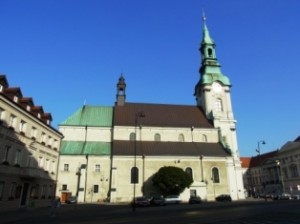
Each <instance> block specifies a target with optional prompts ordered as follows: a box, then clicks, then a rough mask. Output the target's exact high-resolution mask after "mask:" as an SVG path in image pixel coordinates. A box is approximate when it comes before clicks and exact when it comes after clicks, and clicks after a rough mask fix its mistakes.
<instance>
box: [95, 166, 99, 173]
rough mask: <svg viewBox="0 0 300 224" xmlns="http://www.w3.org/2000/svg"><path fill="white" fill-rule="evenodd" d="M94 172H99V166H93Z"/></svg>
mask: <svg viewBox="0 0 300 224" xmlns="http://www.w3.org/2000/svg"><path fill="white" fill-rule="evenodd" d="M95 172H100V164H96V165H95Z"/></svg>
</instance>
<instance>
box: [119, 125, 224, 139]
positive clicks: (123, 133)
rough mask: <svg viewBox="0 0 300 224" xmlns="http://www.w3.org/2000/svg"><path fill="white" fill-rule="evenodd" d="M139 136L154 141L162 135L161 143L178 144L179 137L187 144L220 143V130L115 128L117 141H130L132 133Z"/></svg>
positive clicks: (138, 137)
mask: <svg viewBox="0 0 300 224" xmlns="http://www.w3.org/2000/svg"><path fill="white" fill-rule="evenodd" d="M135 132H136V134H137V140H141V141H154V135H155V134H157V133H158V134H160V136H161V141H162V142H166V141H171V142H178V141H179V135H180V134H183V135H184V141H185V142H219V135H218V129H196V128H194V129H193V131H191V128H160V127H142V129H139V128H138V129H137V130H135V128H134V127H132V128H131V127H114V139H115V140H126V141H128V140H129V135H130V133H135Z"/></svg>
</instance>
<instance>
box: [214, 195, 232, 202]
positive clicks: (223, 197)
mask: <svg viewBox="0 0 300 224" xmlns="http://www.w3.org/2000/svg"><path fill="white" fill-rule="evenodd" d="M216 201H228V202H231V201H232V199H231V196H230V195H229V194H221V195H219V196H217V197H216Z"/></svg>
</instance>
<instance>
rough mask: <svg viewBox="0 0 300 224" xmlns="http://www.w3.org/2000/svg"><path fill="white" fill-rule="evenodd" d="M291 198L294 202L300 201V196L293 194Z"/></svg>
mask: <svg viewBox="0 0 300 224" xmlns="http://www.w3.org/2000/svg"><path fill="white" fill-rule="evenodd" d="M291 198H292V199H293V200H300V194H292V195H291Z"/></svg>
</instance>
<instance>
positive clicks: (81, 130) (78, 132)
mask: <svg viewBox="0 0 300 224" xmlns="http://www.w3.org/2000/svg"><path fill="white" fill-rule="evenodd" d="M59 130H60V131H61V132H62V133H64V139H63V140H64V141H85V140H87V141H103V142H111V128H101V127H88V128H87V135H86V129H85V127H75V126H60V128H59ZM85 138H86V139H85Z"/></svg>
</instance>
